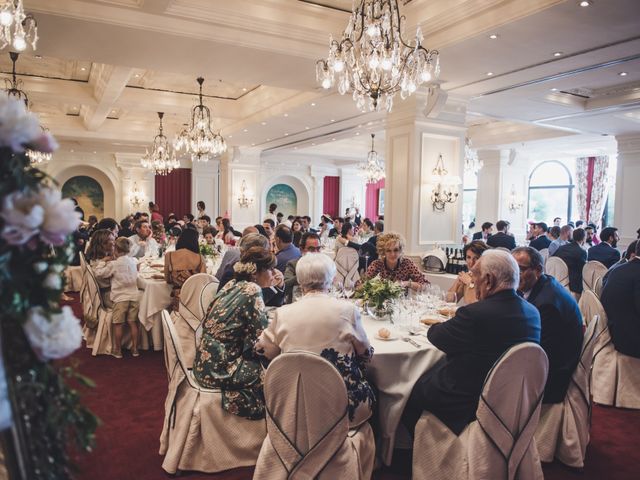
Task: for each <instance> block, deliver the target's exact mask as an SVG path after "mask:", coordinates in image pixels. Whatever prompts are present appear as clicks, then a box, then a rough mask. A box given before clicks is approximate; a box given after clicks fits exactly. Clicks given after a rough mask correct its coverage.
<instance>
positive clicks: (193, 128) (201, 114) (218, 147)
mask: <svg viewBox="0 0 640 480" xmlns="http://www.w3.org/2000/svg"><path fill="white" fill-rule="evenodd" d="M197 82H198V85H200V92H199V94H198V99H199V103H198V105H196V106H195V107H193V110H192V111H191V123H190V124H189V126H188V128H184V129H183V130H182V131H181V132H180V134H179V135H178V137H177V138H176V140H175V142H174V147H175V149H176V150H178V151H181V150H184V151H185V152H188V153H191V161H192V162H200V161H202V162H208V161H209V157H210V156H214V157H215V156H218V155H221V154H223V153H224V152H226V151H227V143H226V142H225V141H224V138H223V137H222V135H220V131H218V132H217V133H213V130H212V129H211V110H209V107H207V106H206V105H204V104H203V103H202V84H203V83H204V78H202V77H198V79H197Z"/></svg>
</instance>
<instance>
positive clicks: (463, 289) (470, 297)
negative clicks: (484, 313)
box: [449, 222, 500, 305]
mask: <svg viewBox="0 0 640 480" xmlns="http://www.w3.org/2000/svg"><path fill="white" fill-rule="evenodd" d="M498 223H500V222H498ZM496 235H497V234H496ZM496 235H493V236H491V237H490V238H493V237H495V236H496ZM488 249H489V247H488V246H487V244H486V243H484V242H483V241H482V240H474V241H473V242H471V243H469V244H467V245H465V246H464V248H463V249H462V253H463V254H464V259H465V262H466V263H467V267H466V270H465V271H463V272H460V273H459V274H458V278H456V281H455V282H453V285H451V288H449V291H450V292H454V293H455V294H456V298H457V299H458V301H460V300H462V299H464V304H465V305H469V304H471V303H474V302H477V301H478V299H477V297H476V288H475V287H476V285H475V283H474V282H473V278H471V273H469V272H471V269H472V268H473V266H474V265H475V264H476V262H477V261H478V260H479V259H480V256H481V255H482V254H483V253H484V251H485V250H488Z"/></svg>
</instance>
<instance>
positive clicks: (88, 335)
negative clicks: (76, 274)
mask: <svg viewBox="0 0 640 480" xmlns="http://www.w3.org/2000/svg"><path fill="white" fill-rule="evenodd" d="M80 255H81V258H82V257H84V255H82V254H80ZM88 277H93V275H91V274H89V272H88V267H87V265H86V263H85V265H84V275H83V280H82V287H81V289H80V303H81V304H82V318H83V325H82V334H83V336H84V340H85V342H86V344H87V348H93V343H94V341H95V338H96V329H97V327H98V318H99V312H100V311H101V310H103V309H104V307H103V306H102V298H101V296H100V287H99V286H98V282H97V281H95V278H92V279H91V281H88V280H89V278H88Z"/></svg>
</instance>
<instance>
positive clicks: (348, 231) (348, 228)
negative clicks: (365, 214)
mask: <svg viewBox="0 0 640 480" xmlns="http://www.w3.org/2000/svg"><path fill="white" fill-rule="evenodd" d="M350 238H353V223H351V222H350V221H346V222H344V223H343V224H342V229H341V230H340V235H339V236H338V237H336V243H335V245H334V246H333V249H334V251H335V252H336V254H337V253H338V250H340V249H341V248H343V247H346V246H347V245H348V241H349V239H350ZM338 239H341V241H340V242H338V241H337V240H338ZM343 240H347V244H345V243H344V242H343Z"/></svg>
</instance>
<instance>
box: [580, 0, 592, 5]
mask: <svg viewBox="0 0 640 480" xmlns="http://www.w3.org/2000/svg"><path fill="white" fill-rule="evenodd" d="M592 4H593V2H592V1H591V0H582V1H581V2H580V6H581V7H588V6H590V5H592Z"/></svg>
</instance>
